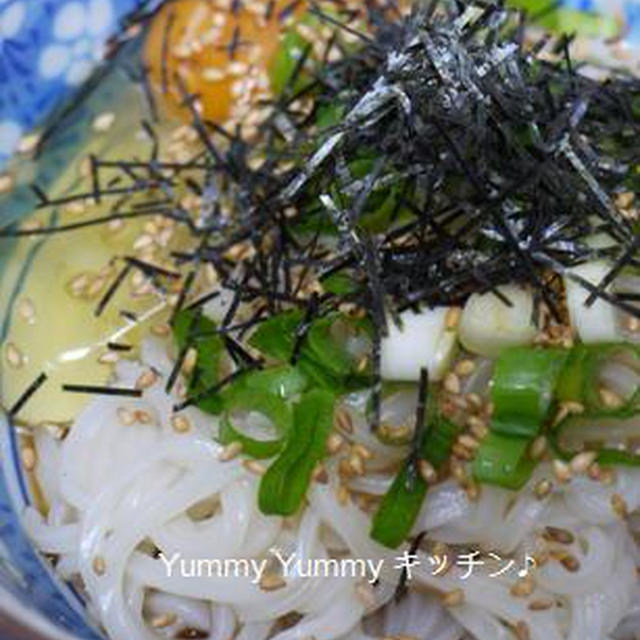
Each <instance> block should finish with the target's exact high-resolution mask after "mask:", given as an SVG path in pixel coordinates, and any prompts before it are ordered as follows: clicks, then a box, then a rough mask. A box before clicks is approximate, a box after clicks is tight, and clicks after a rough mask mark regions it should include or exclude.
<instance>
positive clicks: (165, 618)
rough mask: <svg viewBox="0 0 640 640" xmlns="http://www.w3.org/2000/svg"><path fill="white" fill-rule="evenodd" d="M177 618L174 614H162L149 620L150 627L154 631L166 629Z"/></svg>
mask: <svg viewBox="0 0 640 640" xmlns="http://www.w3.org/2000/svg"><path fill="white" fill-rule="evenodd" d="M177 619H178V616H177V615H176V614H175V613H162V614H160V615H159V616H156V617H155V618H152V619H151V626H152V627H153V628H154V629H166V628H167V627H170V626H171V625H172V624H174V623H175V622H176V620H177Z"/></svg>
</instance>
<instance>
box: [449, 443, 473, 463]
mask: <svg viewBox="0 0 640 640" xmlns="http://www.w3.org/2000/svg"><path fill="white" fill-rule="evenodd" d="M451 452H452V453H453V455H454V456H456V458H460V460H466V461H467V462H470V461H471V460H473V452H472V451H469V449H467V448H466V447H465V446H463V445H461V444H460V443H459V442H455V443H454V445H453V447H451Z"/></svg>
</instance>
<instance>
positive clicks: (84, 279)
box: [69, 273, 90, 297]
mask: <svg viewBox="0 0 640 640" xmlns="http://www.w3.org/2000/svg"><path fill="white" fill-rule="evenodd" d="M89 282H90V279H89V275H88V274H87V273H80V274H78V275H77V276H75V277H73V278H72V279H71V282H70V283H69V289H70V290H71V294H72V295H73V296H75V297H80V296H81V295H83V294H84V292H85V290H86V288H87V286H88V285H89Z"/></svg>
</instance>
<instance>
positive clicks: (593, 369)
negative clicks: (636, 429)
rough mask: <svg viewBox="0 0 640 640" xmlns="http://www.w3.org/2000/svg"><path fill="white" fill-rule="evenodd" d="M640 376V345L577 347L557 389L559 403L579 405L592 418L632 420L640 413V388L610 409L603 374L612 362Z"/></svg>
mask: <svg viewBox="0 0 640 640" xmlns="http://www.w3.org/2000/svg"><path fill="white" fill-rule="evenodd" d="M616 360H617V361H619V362H621V363H622V364H624V365H626V366H627V367H628V368H629V369H631V370H632V371H634V372H636V374H638V373H640V345H635V344H631V343H615V344H596V345H585V344H579V345H576V346H575V347H574V348H573V349H572V350H571V352H570V355H569V358H568V360H567V363H566V365H565V367H564V370H563V372H562V375H561V376H560V380H559V382H558V387H557V390H556V393H557V397H558V401H559V402H578V403H580V404H582V405H583V406H584V415H586V416H589V417H603V418H604V417H617V418H629V417H632V416H634V415H637V414H638V412H640V388H637V389H636V390H635V391H634V392H633V393H632V394H631V395H630V396H629V397H628V398H626V399H623V402H622V403H621V404H620V406H617V407H610V406H607V405H606V404H605V403H604V402H603V400H602V398H601V395H600V388H599V373H600V371H601V369H602V367H603V366H604V365H605V364H606V363H607V362H611V361H616Z"/></svg>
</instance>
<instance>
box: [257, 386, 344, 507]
mask: <svg viewBox="0 0 640 640" xmlns="http://www.w3.org/2000/svg"><path fill="white" fill-rule="evenodd" d="M333 405H334V396H333V394H332V393H330V392H328V391H324V390H321V389H314V390H312V391H309V392H307V393H306V394H304V395H303V396H302V398H301V399H300V401H299V402H298V403H297V404H296V405H294V408H293V426H292V428H291V430H290V431H289V434H288V436H287V439H286V444H285V446H284V449H283V450H282V452H281V453H280V455H279V456H278V457H277V458H276V460H275V461H274V462H273V463H272V464H271V466H270V467H269V468H268V469H267V471H266V473H265V474H264V476H263V477H262V481H261V482H260V489H259V491H258V505H259V507H260V510H261V511H262V513H265V514H268V515H281V516H289V515H293V514H294V513H296V511H297V510H298V509H299V508H300V505H301V504H302V501H303V500H304V496H305V494H306V492H307V489H308V487H309V483H310V482H311V475H312V473H313V470H314V468H315V466H316V464H317V463H318V462H320V461H321V460H322V459H323V458H324V457H325V456H326V455H327V438H328V436H329V433H330V432H331V429H332V427H333Z"/></svg>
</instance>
